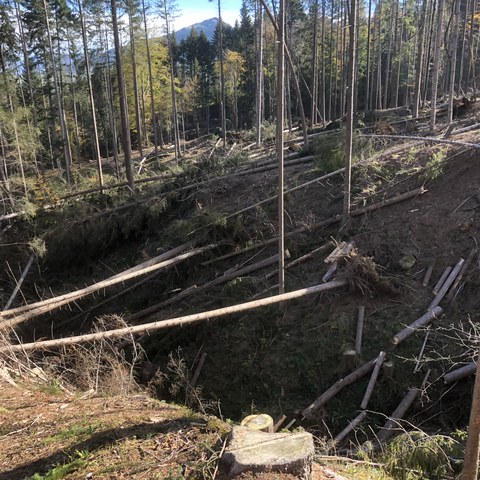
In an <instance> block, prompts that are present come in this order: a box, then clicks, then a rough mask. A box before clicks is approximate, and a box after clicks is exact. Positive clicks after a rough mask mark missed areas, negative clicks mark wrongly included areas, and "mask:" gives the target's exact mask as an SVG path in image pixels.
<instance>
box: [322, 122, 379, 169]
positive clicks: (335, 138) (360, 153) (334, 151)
mask: <svg viewBox="0 0 480 480" xmlns="http://www.w3.org/2000/svg"><path fill="white" fill-rule="evenodd" d="M369 151H370V143H369V142H368V140H367V139H366V138H363V137H360V136H358V135H355V134H354V136H353V158H352V162H353V163H355V162H357V161H359V160H361V159H362V158H363V157H365V156H367V155H369ZM313 153H314V155H315V160H314V164H315V166H316V167H317V168H318V169H320V170H322V171H323V172H326V173H329V172H333V171H334V170H338V169H339V168H342V167H344V166H345V131H343V130H342V131H340V132H339V133H332V134H329V135H323V136H321V137H319V138H317V139H316V140H315V142H314V145H313Z"/></svg>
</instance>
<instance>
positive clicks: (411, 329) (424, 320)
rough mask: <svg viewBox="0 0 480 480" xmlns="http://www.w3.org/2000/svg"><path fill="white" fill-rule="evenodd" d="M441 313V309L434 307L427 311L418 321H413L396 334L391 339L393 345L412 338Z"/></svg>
mask: <svg viewBox="0 0 480 480" xmlns="http://www.w3.org/2000/svg"><path fill="white" fill-rule="evenodd" d="M442 313H443V308H442V307H439V306H436V307H433V308H432V309H430V310H428V312H427V313H425V315H422V316H421V317H420V318H419V319H418V320H415V321H414V322H413V323H411V324H410V325H408V326H407V327H405V328H404V329H403V330H402V331H400V332H398V333H397V334H396V335H395V336H394V337H393V344H394V345H398V344H399V343H401V342H403V341H404V340H405V339H406V338H408V337H410V336H412V335H413V334H414V333H415V332H416V331H417V330H418V329H419V328H422V327H424V326H425V325H427V324H428V323H430V322H431V321H432V320H433V319H434V318H438V317H439V316H440V315H441V314H442Z"/></svg>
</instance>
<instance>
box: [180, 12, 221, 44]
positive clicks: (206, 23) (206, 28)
mask: <svg viewBox="0 0 480 480" xmlns="http://www.w3.org/2000/svg"><path fill="white" fill-rule="evenodd" d="M217 24H218V18H217V17H212V18H209V19H207V20H203V21H202V22H198V23H194V24H193V25H189V26H188V27H184V28H181V29H180V30H178V32H176V35H177V41H178V42H181V41H182V40H185V39H186V38H187V37H188V36H189V35H190V32H191V31H192V28H193V29H195V31H196V32H197V33H200V32H202V31H203V32H205V35H206V36H207V38H208V39H209V40H211V39H212V38H213V34H214V33H215V28H217Z"/></svg>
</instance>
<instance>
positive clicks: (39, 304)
mask: <svg viewBox="0 0 480 480" xmlns="http://www.w3.org/2000/svg"><path fill="white" fill-rule="evenodd" d="M192 245H193V243H192V242H188V243H184V244H183V245H180V246H178V247H175V248H173V249H171V250H169V251H168V252H164V253H162V254H161V255H158V256H157V257H154V258H151V259H150V260H147V261H145V262H142V263H140V264H138V265H136V266H135V267H132V268H129V269H127V270H124V271H123V272H121V273H117V274H116V275H113V276H112V277H109V278H107V279H105V280H102V281H101V282H97V283H94V284H93V285H90V286H89V287H86V288H83V289H81V290H76V291H75V292H70V293H66V294H64V295H60V296H57V297H53V298H49V299H47V300H42V301H40V302H35V303H31V304H30V305H24V306H23V307H17V308H12V309H10V310H7V311H3V312H0V318H2V317H3V318H5V317H8V316H12V315H16V314H17V313H22V312H26V311H28V310H33V309H35V308H38V307H44V306H47V305H50V304H52V303H57V302H59V301H62V300H64V299H67V298H73V297H76V295H78V294H82V293H83V292H85V291H86V290H90V289H91V288H92V287H98V288H96V289H95V291H96V290H100V289H102V288H104V287H105V286H106V287H108V286H110V285H111V284H112V285H113V284H115V283H117V282H116V280H118V279H119V278H121V279H122V281H123V279H124V277H125V276H128V275H130V274H131V273H135V272H138V271H140V270H142V269H145V268H148V267H150V266H152V265H158V264H159V263H160V262H163V261H164V260H170V259H171V258H173V257H175V256H176V255H178V254H180V253H182V252H184V251H185V250H187V249H188V248H190V247H191V246H192ZM110 282H113V283H111V284H110Z"/></svg>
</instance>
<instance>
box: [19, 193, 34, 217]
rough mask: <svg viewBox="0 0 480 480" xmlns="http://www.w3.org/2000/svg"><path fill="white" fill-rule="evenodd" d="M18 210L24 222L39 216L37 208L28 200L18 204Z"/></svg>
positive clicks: (24, 199)
mask: <svg viewBox="0 0 480 480" xmlns="http://www.w3.org/2000/svg"><path fill="white" fill-rule="evenodd" d="M17 209H18V210H19V214H20V217H21V218H23V219H24V220H31V219H32V218H34V217H35V215H36V214H37V210H38V208H37V206H36V205H35V204H34V203H32V202H31V201H30V200H28V199H27V198H22V199H20V200H18V202H17Z"/></svg>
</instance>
